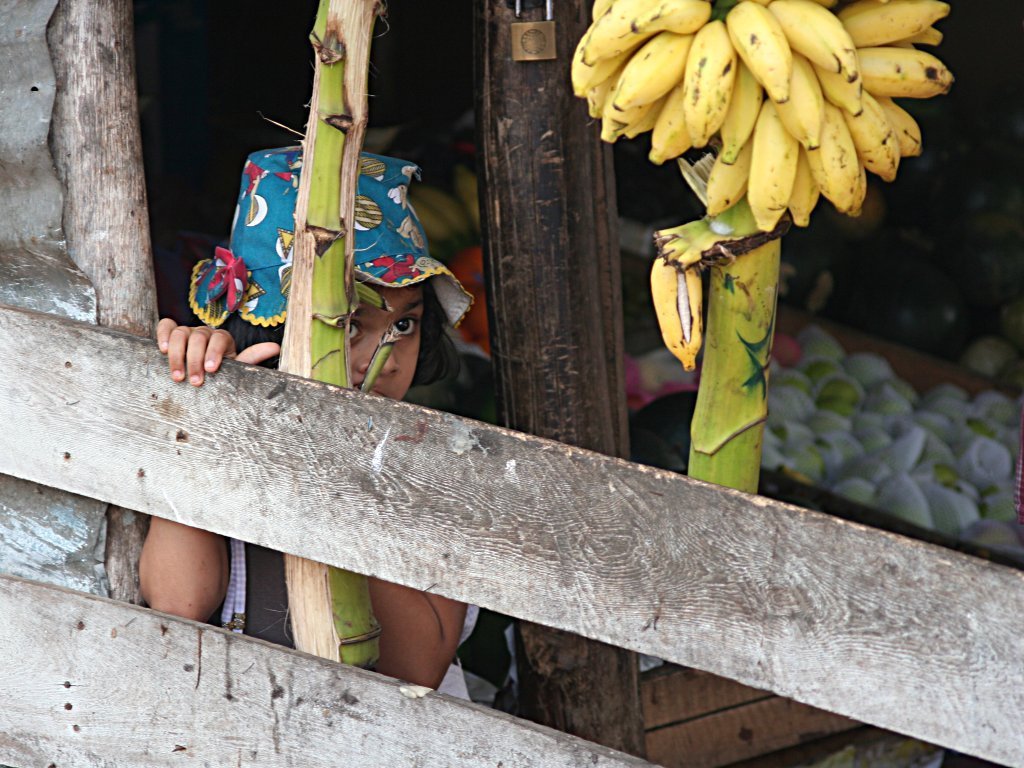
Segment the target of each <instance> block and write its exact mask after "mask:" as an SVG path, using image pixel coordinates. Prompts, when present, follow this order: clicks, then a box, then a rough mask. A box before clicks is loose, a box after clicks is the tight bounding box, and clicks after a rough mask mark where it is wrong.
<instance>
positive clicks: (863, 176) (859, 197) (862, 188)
mask: <svg viewBox="0 0 1024 768" xmlns="http://www.w3.org/2000/svg"><path fill="white" fill-rule="evenodd" d="M867 196H868V175H867V173H865V171H864V166H863V165H862V164H858V165H857V186H856V188H855V189H854V198H853V200H854V205H853V208H851V209H850V210H849V211H846V215H847V216H852V217H854V218H857V217H858V216H860V215H861V213H862V212H863V210H864V200H865V199H867Z"/></svg>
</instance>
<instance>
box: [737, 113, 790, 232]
mask: <svg viewBox="0 0 1024 768" xmlns="http://www.w3.org/2000/svg"><path fill="white" fill-rule="evenodd" d="M751 141H752V143H753V152H752V155H751V158H750V180H749V182H748V183H747V202H748V203H750V210H751V211H753V213H754V219H755V220H756V221H757V226H758V229H760V230H761V231H762V232H769V231H771V230H772V229H774V228H775V225H776V224H778V223H779V219H780V218H782V214H784V213H785V212H786V207H787V206H788V205H789V198H790V195H792V193H793V182H794V181H795V179H796V165H797V160H798V159H799V157H800V143H799V142H798V141H797V140H796V139H795V138H793V136H792V135H791V134H790V132H789V131H787V130H786V126H784V125H783V124H782V120H781V119H779V113H778V110H777V109H776V108H775V103H774V102H772V101H771V100H769V99H765V101H764V104H762V105H761V114H759V115H758V116H757V125H755V126H754V136H753V138H752V139H751Z"/></svg>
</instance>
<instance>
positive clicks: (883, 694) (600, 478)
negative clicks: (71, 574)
mask: <svg viewBox="0 0 1024 768" xmlns="http://www.w3.org/2000/svg"><path fill="white" fill-rule="evenodd" d="M0 370H3V371H4V373H3V386H0V424H2V425H3V429H2V430H0V472H2V473H6V474H10V475H14V476H17V477H21V478H25V479H28V480H32V481H34V482H37V483H41V484H44V485H48V486H52V487H57V488H61V489H64V490H67V491H71V492H74V493H78V494H82V495H86V496H90V497H93V498H96V499H100V500H103V501H107V502H110V503H115V504H118V505H121V506H124V507H128V508H131V509H136V510H140V511H142V512H146V513H149V514H155V515H159V516H161V517H166V518H170V519H173V520H177V521H180V522H183V523H188V524H190V525H195V526H199V527H202V528H206V529H209V530H212V531H216V532H218V533H222V534H226V535H230V536H234V537H237V538H241V539H245V540H247V541H251V542H255V543H257V544H262V545H265V546H270V547H274V548H277V549H280V550H283V551H286V552H290V553H293V554H296V555H301V556H303V557H308V558H311V559H315V560H318V561H321V562H325V563H329V564H332V565H336V566H340V567H344V568H347V569H350V570H354V571H359V572H362V573H368V574H374V575H376V576H379V577H381V578H384V579H387V580H389V581H394V582H398V583H401V584H407V585H410V586H414V587H417V588H420V589H429V590H433V591H436V592H437V593H439V594H442V595H445V596H447V597H451V598H455V599H458V600H464V601H468V602H473V603H476V604H478V605H481V606H485V607H488V608H491V609H494V610H496V611H499V612H502V613H505V614H509V615H511V616H515V617H519V618H523V619H528V620H530V621H534V622H538V623H543V624H546V625H549V626H552V627H557V628H560V629H564V630H568V631H571V632H575V633H577V634H580V635H584V636H586V637H590V638H594V639H597V640H601V641H604V642H608V643H612V644H614V645H617V646H620V647H623V648H628V649H631V650H635V651H639V652H643V653H646V654H650V655H654V656H658V657H660V658H663V659H666V660H668V661H672V662H676V663H678V664H681V665H685V666H688V667H694V668H697V669H702V670H707V671H710V672H714V673H715V674H718V675H722V676H725V677H729V678H732V679H734V680H737V681H739V682H741V683H744V684H745V685H749V686H753V687H756V688H761V689H767V690H771V691H773V692H775V693H778V694H780V695H783V696H786V697H789V698H792V699H795V700H797V701H800V702H804V703H806V704H810V705H812V706H814V707H818V708H821V709H825V710H829V711H831V712H835V713H837V714H841V715H844V716H847V717H850V718H854V719H856V720H859V721H861V722H866V723H871V724H874V725H878V726H881V727H884V728H887V729H890V730H894V731H898V732H901V733H905V734H907V735H910V736H915V737H918V738H921V739H924V740H926V741H930V742H932V743H936V744H940V745H943V746H947V747H951V748H954V749H957V750H959V751H962V752H966V753H970V754H975V755H978V756H981V757H985V758H987V759H991V760H995V761H999V762H1004V763H1008V764H1024V731H1022V730H1021V728H1020V726H1019V715H1020V713H1021V712H1022V711H1024V573H1022V572H1020V571H1017V570H1014V569H1010V568H1006V567H1003V566H999V565H994V564H991V563H988V562H985V561H982V560H978V559H975V558H971V557H969V556H966V555H962V554H959V553H955V552H951V551H949V550H945V549H943V548H940V547H936V546H933V545H930V544H926V543H923V542H919V541H915V540H912V539H907V538H903V537H900V536H897V535H894V534H890V533H886V532H882V531H878V530H875V529H871V528H867V527H865V526H862V525H858V524H855V523H851V522H847V521H843V520H839V519H835V518H832V517H829V516H827V515H823V514H820V513H816V512H813V511H809V510H805V509H801V508H798V507H794V506H791V505H787V504H783V503H779V502H774V501H771V500H769V499H766V498H762V497H758V496H750V495H746V494H742V493H738V492H735V491H731V490H728V489H723V488H719V487H716V486H711V485H707V484H703V483H699V482H695V481H692V480H689V479H688V478H685V477H682V476H679V475H675V474H672V473H669V472H663V471H659V470H654V469H650V468H647V467H642V466H638V465H634V464H630V463H628V462H624V461H619V460H616V459H610V458H607V457H603V456H600V455H597V454H594V453H590V452H587V451H583V450H579V449H574V448H571V447H567V446H565V445H562V444H560V443H555V442H551V441H546V440H541V439H538V438H532V437H528V436H526V435H523V434H519V433H515V432H510V431H508V430H503V429H499V428H496V427H491V426H488V425H484V424H480V423H477V422H473V421H469V420H465V419H460V418H456V417H453V416H450V415H447V414H443V413H438V412H434V411H430V410H427V409H423V408H418V407H415V406H411V405H408V404H403V403H396V402H390V401H385V400H381V399H379V398H375V397H369V396H364V395H361V394H359V393H355V392H349V391H344V390H338V389H336V388H332V387H329V386H325V385H322V384H318V383H315V382H311V381H307V380H303V379H298V378H295V377H289V376H286V375H283V374H280V373H276V372H271V371H265V370H262V369H257V368H251V367H246V366H240V365H235V364H228V365H226V366H225V370H224V371H222V372H221V373H220V374H218V375H216V376H215V377H213V378H212V380H211V381H209V382H208V383H207V384H206V385H205V387H204V388H203V390H202V391H198V390H195V389H193V388H191V387H188V386H184V385H176V384H173V383H172V382H171V381H170V378H169V376H168V375H167V373H166V363H165V360H164V358H163V357H161V356H160V355H159V354H158V353H157V352H156V350H155V347H154V345H153V343H152V342H151V341H149V340H146V339H140V338H136V337H133V336H128V335H125V334H121V333H117V332H113V331H108V330H103V329H97V328H94V327H91V326H86V325H82V324H78V323H74V322H70V321H66V320H60V319H56V318H53V317H51V316H46V315H40V314H35V313H32V312H27V311H23V310H16V309H10V308H0ZM0 610H2V611H3V612H4V614H5V616H15V617H17V620H16V621H13V622H11V621H5V622H0V649H2V650H3V652H4V655H5V657H6V658H5V661H4V664H3V667H2V671H0V734H3V735H0V762H2V761H4V760H7V761H8V762H12V761H14V762H15V763H16V764H17V762H16V761H17V760H21V761H22V762H23V763H25V764H35V763H36V762H38V759H39V758H41V757H42V756H43V755H46V756H52V755H64V758H63V762H62V759H61V758H60V757H49V759H51V760H52V761H53V763H54V764H55V765H58V766H61V765H100V764H102V761H103V760H112V761H114V760H117V756H118V755H121V756H122V757H121V759H120V761H119V762H122V763H124V764H128V763H131V762H132V761H133V759H135V761H136V762H138V763H140V764H141V763H146V764H154V765H159V764H163V763H164V762H168V763H169V762H170V761H171V760H174V759H177V757H176V755H177V756H178V757H180V756H181V752H182V750H177V748H178V747H179V746H180V747H184V748H185V750H184V751H186V752H188V754H189V756H190V757H192V758H198V757H201V758H202V759H205V760H209V761H210V764H226V763H225V762H224V761H223V760H221V757H222V756H223V755H225V754H228V751H225V750H235V752H231V753H230V754H231V755H235V754H236V753H237V755H241V756H243V758H244V756H245V755H247V754H249V752H248V751H247V750H250V749H253V750H256V751H257V752H260V751H262V750H271V751H273V750H274V749H275V745H277V746H276V748H277V749H280V750H282V754H283V755H284V756H283V757H281V758H280V759H279V760H275V759H269V758H268V762H269V763H271V764H274V763H275V762H276V764H282V765H286V764H296V765H298V764H300V763H302V764H308V763H309V760H307V759H305V758H301V759H300V757H301V756H302V755H306V753H305V752H303V751H302V750H303V749H305V746H303V745H307V744H314V743H315V744H318V745H326V744H330V745H331V749H337V750H339V751H337V752H331V753H330V754H331V756H332V757H331V759H332V760H333V759H334V756H335V755H337V756H338V760H340V759H341V757H340V756H341V755H342V754H344V755H345V759H346V760H350V761H353V762H351V764H353V765H378V764H380V765H385V764H398V763H395V762H394V761H389V760H387V759H380V760H378V759H377V757H376V756H375V755H374V754H372V753H373V750H375V749H380V750H383V749H385V748H384V747H383V746H380V745H382V744H383V743H384V742H386V741H387V740H388V739H391V738H395V739H396V744H399V745H406V746H407V747H408V749H411V750H413V752H411V753H410V754H425V753H422V752H416V751H415V750H416V749H419V747H417V746H416V740H417V739H419V738H425V737H426V736H427V734H429V733H432V734H433V736H432V738H431V741H430V742H428V743H429V744H430V749H429V750H428V752H430V753H431V754H437V753H436V752H435V751H433V750H436V749H439V748H441V747H442V746H443V747H444V749H445V750H447V751H445V752H444V753H443V755H444V756H443V757H440V758H438V762H440V763H445V762H446V760H447V764H453V765H454V764H459V760H462V759H463V758H459V759H458V760H457V759H456V757H454V756H456V755H463V756H464V761H465V762H466V763H467V764H469V763H470V762H472V763H473V764H479V763H483V764H486V761H487V760H488V759H490V757H486V756H487V755H494V756H495V758H494V760H495V764H496V762H497V760H499V759H501V760H503V761H504V764H505V765H510V764H529V763H530V761H531V760H532V759H534V758H536V762H535V763H534V764H538V765H539V764H544V765H556V764H565V765H570V764H572V765H575V764H579V763H578V762H573V761H582V760H583V757H582V755H584V754H586V756H587V757H586V759H588V760H589V759H590V757H591V756H592V755H597V756H598V759H599V760H606V761H612V762H610V763H609V764H621V765H626V764H631V763H630V762H629V761H630V760H631V758H627V757H625V756H622V755H618V754H617V753H612V752H609V751H607V750H601V749H600V748H598V747H595V746H593V745H589V744H586V743H585V742H580V741H579V740H574V739H571V738H570V737H566V736H559V737H557V739H556V737H555V736H554V735H553V733H552V732H550V731H546V730H543V729H538V728H537V727H535V726H527V725H525V724H520V725H519V726H518V727H517V728H512V721H509V720H508V719H507V718H505V717H504V716H501V715H499V714H497V713H493V712H490V711H488V710H483V709H481V708H478V707H474V706H472V705H466V704H461V703H457V702H453V701H450V700H447V699H445V698H444V697H438V696H428V697H427V698H426V699H424V700H415V701H413V700H403V698H402V696H401V694H400V693H398V691H397V685H398V684H397V683H391V682H389V681H386V680H383V679H381V678H378V677H376V676H373V675H368V674H367V673H361V672H358V671H355V670H349V669H344V668H338V667H332V666H325V665H324V664H323V663H322V662H319V661H317V660H314V659H311V658H309V657H303V656H301V655H298V654H295V653H293V652H288V651H284V650H278V649H274V648H271V647H268V646H266V645H264V644H261V643H259V642H258V641H252V640H249V639H246V638H237V637H229V636H228V635H226V634H224V633H222V632H221V631H220V630H216V629H211V628H208V627H203V626H201V625H196V624H193V623H190V622H184V621H180V620H174V619H170V618H169V617H165V616H161V615H159V614H154V613H152V612H148V611H144V610H142V609H138V608H132V607H129V606H126V605H119V604H114V603H111V602H109V601H103V600H101V599H99V598H90V597H84V596H78V595H75V594H74V593H69V592H66V591H62V590H58V589H56V588H53V587H43V586H40V585H35V584H32V583H29V582H21V581H18V580H15V579H11V578H5V579H3V580H2V581H0ZM79 624H82V625H83V626H82V627H79ZM161 627H166V628H167V629H166V630H164V629H161ZM200 661H201V662H202V668H203V670H204V672H203V673H202V675H203V677H201V676H200V674H199V672H198V665H199V663H200ZM186 667H191V669H186ZM208 673H209V677H206V676H207V674H208ZM86 675H87V676H88V677H87V679H88V684H86V683H84V682H82V681H83V680H84V679H86V677H84V676H86ZM133 675H134V676H135V678H136V679H135V680H133V679H132V676H133ZM247 675H248V677H247ZM204 677H205V680H206V681H205V682H204V679H203V678H204ZM69 685H70V687H68V686H69ZM228 686H230V689H229V688H228ZM189 691H191V693H189ZM243 691H244V700H245V701H246V702H249V703H250V704H251V705H252V707H253V712H252V713H251V714H226V713H233V712H236V711H237V712H240V711H241V710H242V709H243V708H242V707H236V708H234V709H232V706H233V702H235V701H236V699H235V698H229V697H228V695H229V694H230V696H231V697H237V696H240V695H241V693H240V692H243ZM345 691H349V693H350V695H351V696H352V697H353V698H355V699H357V700H358V701H359V702H363V701H366V702H368V703H367V705H366V706H367V707H368V708H369V709H360V708H359V707H357V706H356V704H352V703H351V702H349V703H348V704H346V701H347V700H346V697H345V693H344V692H345ZM318 697H319V698H318ZM389 697H390V698H389ZM129 699H130V701H129ZM164 699H167V701H166V705H164V704H163V703H162V702H163V701H164ZM300 699H301V700H302V702H305V703H306V706H305V708H304V707H303V706H300V704H301V703H302V702H300V701H299V700H300ZM311 701H315V702H317V703H316V705H315V706H314V705H310V704H309V702H311ZM286 702H287V703H290V704H291V705H292V706H290V707H285V706H284V704H285V703H286ZM279 704H280V705H281V706H278V705H279ZM67 705H70V708H68V706H67ZM417 708H418V709H417ZM133 712H141V713H142V714H141V715H136V716H133V714H132V713H133ZM325 713H327V714H325ZM75 715H78V717H77V718H76V717H75ZM419 715H422V717H420V716H419ZM86 717H88V718H89V722H90V723H91V724H92V727H89V728H87V727H86V726H85V723H84V721H85V719H86ZM218 718H226V719H224V720H219V719H218ZM290 718H291V719H290ZM462 718H465V719H462ZM327 721H331V722H332V723H333V724H334V725H333V730H332V727H330V726H327V725H325V723H326V722H327ZM261 723H262V724H268V723H269V724H273V727H272V728H271V732H270V734H269V735H268V734H267V732H266V731H265V730H264V731H260V732H259V733H258V734H255V733H254V732H253V731H254V730H259V729H260V728H265V727H270V726H267V725H261ZM74 726H78V728H77V729H76V728H75V727H74ZM445 726H447V727H445ZM203 728H206V729H207V731H209V730H217V731H218V732H219V736H217V737H214V736H207V737H204V738H203V739H199V740H198V741H197V740H195V739H193V741H188V739H190V738H193V737H192V736H190V735H188V734H193V733H199V732H200V731H202V729H203ZM282 729H283V730H282ZM479 729H493V730H494V734H498V733H499V732H501V733H508V734H515V735H514V736H512V735H510V736H509V737H508V738H509V739H511V741H500V739H499V738H498V736H497V735H495V736H494V738H491V734H490V733H489V732H488V733H481V732H479ZM284 731H287V732H288V734H290V735H289V737H288V738H289V739H293V740H297V741H298V743H299V744H298V745H297V746H289V747H288V749H290V750H293V751H292V752H291V753H290V754H292V755H294V757H289V756H288V754H289V753H288V751H287V750H285V744H284V742H283V741H280V739H282V738H284V737H283V736H281V735H280V734H281V733H284ZM275 734H277V735H275ZM396 734H400V735H396ZM538 734H539V735H538ZM179 735H180V736H179ZM406 737H408V741H406ZM161 738H162V739H163V740H164V741H167V745H166V746H167V752H166V753H164V752H162V751H161V750H163V748H164V747H163V746H159V747H158V746H156V745H160V744H163V742H162V741H160V739H161ZM502 738H503V737H502ZM267 739H270V741H267ZM275 739H277V741H275ZM554 741H558V743H559V744H561V745H562V747H560V749H562V750H563V751H561V752H557V759H556V757H554V756H553V755H556V751H551V752H550V753H549V751H548V750H554V747H553V746H552V744H553V743H554ZM172 742H173V743H172ZM342 742H345V743H344V744H343V743H342ZM293 743H296V742H294V741H289V742H288V744H293ZM486 744H491V745H492V746H493V751H487V750H486V749H485V746H486ZM356 745H357V746H356ZM565 745H568V746H565ZM421 746H422V745H421ZM396 748H397V747H396ZM402 748H403V749H404V748H405V747H402ZM424 748H425V747H424ZM132 749H134V750H136V751H135V752H133V751H131V750H132ZM310 749H312V748H310ZM476 749H483V750H484V751H483V752H478V753H474V752H473V750H476ZM137 750H151V751H152V757H150V756H149V753H144V752H138V751H137ZM175 750H177V751H175ZM216 750H220V751H216ZM346 750H347V751H346ZM531 750H536V751H531ZM499 752H500V753H501V754H503V755H504V757H498V754H499ZM140 754H146V755H147V756H146V757H145V759H143V758H141V757H137V756H138V755H140ZM310 754H313V752H310ZM315 754H316V755H318V756H319V757H321V758H322V757H323V755H324V754H325V753H322V752H317V753H315ZM380 754H382V755H383V754H387V753H385V752H380ZM403 754H405V753H403ZM449 754H450V755H452V756H453V757H451V759H450V760H448V756H449ZM359 755H363V757H362V758H361V760H362V761H361V762H360V758H359V757H358V756H359ZM367 755H368V756H367ZM481 755H484V756H485V757H481ZM510 755H511V756H512V757H509V756H510ZM132 756H136V757H134V758H133V757H132ZM306 756H307V757H308V755H306ZM231 759H232V760H234V759H235V758H234V757H232V758H231ZM247 760H248V759H243V762H247ZM253 761H255V758H253ZM558 761H561V762H558ZM615 761H618V762H615ZM313 762H314V763H315V764H316V763H320V762H322V763H324V764H327V763H329V762H330V760H327V759H320V760H313ZM404 762H406V763H407V762H409V761H408V760H405V761H404ZM633 764H635V761H634V763H633Z"/></svg>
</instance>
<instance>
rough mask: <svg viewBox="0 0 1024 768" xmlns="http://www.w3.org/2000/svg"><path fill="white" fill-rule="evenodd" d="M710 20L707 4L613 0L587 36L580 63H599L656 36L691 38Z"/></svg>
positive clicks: (676, 0)
mask: <svg viewBox="0 0 1024 768" xmlns="http://www.w3.org/2000/svg"><path fill="white" fill-rule="evenodd" d="M709 18H711V3H709V2H707V0H615V2H614V3H613V4H612V6H611V8H609V9H608V12H607V13H605V14H604V15H603V16H601V17H600V18H599V19H598V20H597V21H595V22H594V23H593V24H592V25H591V27H590V31H589V32H588V33H587V43H586V45H585V46H584V47H583V60H584V61H585V62H586V63H587V64H591V65H592V64H594V63H595V62H597V61H600V60H601V59H604V58H608V57H610V56H617V55H619V54H621V53H622V52H624V51H628V50H631V49H633V48H635V47H636V46H637V45H639V44H640V43H642V42H643V41H644V40H646V39H647V38H649V37H651V36H652V35H654V34H656V33H658V32H665V31H668V32H675V33H676V34H680V35H688V34H693V33H694V32H696V31H697V30H698V29H700V28H701V27H702V26H704V24H705V23H706V22H707V20H708V19H709Z"/></svg>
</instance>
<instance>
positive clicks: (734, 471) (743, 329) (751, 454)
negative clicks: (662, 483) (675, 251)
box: [688, 239, 781, 493]
mask: <svg viewBox="0 0 1024 768" xmlns="http://www.w3.org/2000/svg"><path fill="white" fill-rule="evenodd" d="M780 254H781V241H780V240H779V239H774V240H769V241H768V242H766V243H764V244H762V245H759V246H758V247H756V248H754V249H753V250H751V251H748V252H746V253H744V254H743V255H741V256H739V257H737V258H735V259H733V260H732V261H731V262H722V263H719V264H718V265H716V266H713V267H712V268H711V269H710V289H709V295H708V320H707V328H706V330H705V341H704V363H703V367H702V369H701V379H700V390H699V391H698V393H697V405H696V409H695V411H694V415H693V425H692V428H691V443H690V459H689V465H688V474H689V475H690V477H695V478H697V479H699V480H706V481H708V482H712V483H717V484H719V485H726V486H729V487H730V488H737V489H739V490H741V491H746V492H748V493H756V492H757V483H758V476H759V472H760V466H761V444H762V438H763V436H764V423H765V419H766V418H767V416H768V363H769V361H770V360H771V351H772V339H773V335H774V332H775V309H776V298H777V295H778V286H779V258H780Z"/></svg>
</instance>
